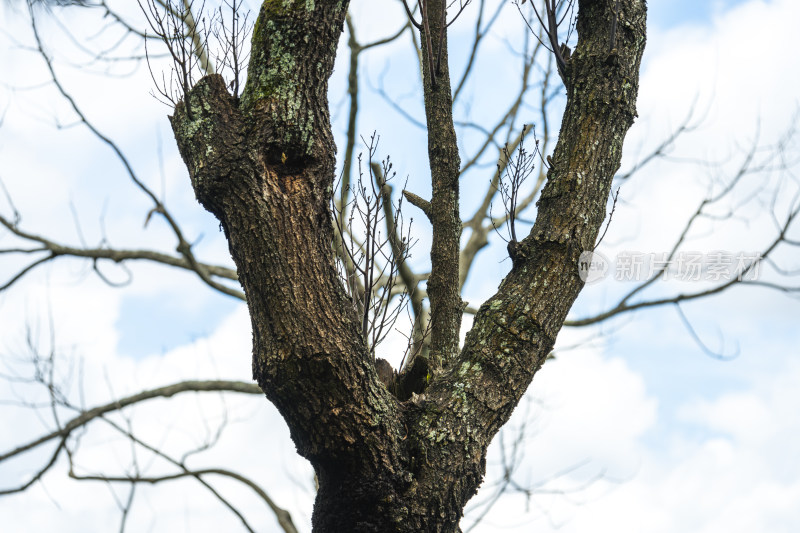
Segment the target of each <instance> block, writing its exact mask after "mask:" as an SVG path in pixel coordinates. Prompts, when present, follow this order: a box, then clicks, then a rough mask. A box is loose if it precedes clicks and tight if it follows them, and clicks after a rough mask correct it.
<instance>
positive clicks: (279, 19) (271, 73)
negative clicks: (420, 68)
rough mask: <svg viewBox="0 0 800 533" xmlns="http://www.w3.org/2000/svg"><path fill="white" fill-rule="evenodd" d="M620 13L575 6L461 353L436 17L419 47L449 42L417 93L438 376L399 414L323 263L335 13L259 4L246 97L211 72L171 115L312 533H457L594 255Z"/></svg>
mask: <svg viewBox="0 0 800 533" xmlns="http://www.w3.org/2000/svg"><path fill="white" fill-rule="evenodd" d="M428 4H429V10H430V14H431V15H435V14H436V13H440V12H441V10H442V9H444V2H443V0H429V1H428ZM615 4H616V2H615V0H583V1H581V2H580V8H579V14H578V22H577V29H578V36H579V41H578V45H577V48H576V50H575V53H574V54H573V55H572V58H571V59H570V60H569V61H568V64H567V76H566V83H567V97H568V100H567V107H566V111H565V114H564V119H563V123H562V130H561V136H560V138H559V141H558V144H557V146H556V150H555V153H554V156H553V167H552V168H551V169H550V170H549V172H548V182H547V184H546V186H545V188H544V190H543V192H542V194H541V199H540V200H539V205H538V206H539V212H538V216H537V219H536V223H535V225H534V227H533V229H532V230H531V232H530V234H529V235H528V236H527V237H526V238H525V239H524V240H523V241H522V242H520V243H518V245H517V246H516V247H515V248H514V254H513V258H512V259H513V267H512V269H511V272H510V273H509V274H508V276H507V277H506V278H505V280H503V282H502V284H501V285H500V288H499V290H498V292H497V293H496V294H495V295H494V296H493V297H492V298H490V299H489V300H488V301H487V302H486V303H484V305H483V306H482V307H481V308H480V310H479V312H478V313H477V315H476V316H475V321H474V326H473V328H472V330H471V331H470V332H469V334H468V335H467V339H466V342H465V344H464V346H463V348H461V349H460V351H459V349H458V342H457V341H458V328H459V324H460V317H461V300H460V297H459V294H458V263H457V258H458V244H459V243H458V238H459V236H460V231H461V222H460V219H459V214H458V195H459V191H458V169H459V159H458V151H457V145H456V138H455V133H454V128H453V119H452V113H451V105H452V104H451V98H450V85H449V76H448V74H447V50H446V35H445V33H446V28H442V27H441V24H440V23H439V22H436V21H439V20H440V19H439V16H438V15H436V16H432V17H431V18H433V19H435V21H434V23H432V24H431V44H432V47H433V48H434V49H438V47H439V42H440V39H444V40H445V42H444V43H442V48H443V53H442V55H441V60H440V61H441V63H442V64H441V67H440V68H439V69H438V70H437V72H436V82H435V83H434V82H433V79H432V77H431V76H430V71H429V68H428V67H426V77H425V103H426V110H427V118H428V128H429V132H430V134H429V135H430V140H429V156H430V160H431V173H432V180H433V197H432V201H431V212H432V219H433V220H432V221H433V226H434V240H433V250H432V251H431V257H432V261H433V272H432V274H431V279H430V282H429V293H430V296H431V307H432V322H433V335H434V337H433V339H432V352H431V353H432V355H431V359H432V360H433V361H434V363H435V364H434V365H433V366H432V368H433V370H434V372H433V374H432V377H431V379H430V380H429V381H428V383H427V388H426V389H425V390H424V392H423V393H422V394H419V395H414V396H412V398H411V399H409V400H407V401H400V400H398V398H395V397H394V396H393V395H392V394H391V393H390V392H389V391H388V390H387V389H386V387H384V385H383V384H382V383H381V382H380V381H379V379H378V377H377V373H376V371H375V367H374V361H373V360H372V358H371V356H370V355H369V350H368V349H367V345H366V342H365V341H364V339H363V338H362V336H361V331H360V324H359V320H358V317H356V316H355V314H354V311H353V310H352V306H351V305H349V304H348V300H347V295H346V294H345V292H344V289H343V288H342V286H341V283H340V281H339V278H338V276H337V273H336V270H335V266H334V256H333V248H332V244H331V243H332V242H333V229H332V223H331V213H330V208H329V205H330V197H331V194H332V187H333V182H334V175H335V157H334V154H335V146H334V143H333V135H332V134H331V126H330V117H329V111H328V102H327V90H328V85H327V82H328V78H329V76H330V74H331V71H332V68H333V62H334V58H335V54H336V47H337V42H338V38H339V36H340V34H341V31H342V26H343V21H344V17H345V12H346V9H347V2H346V1H337V2H334V1H323V0H317V1H316V2H315V1H312V0H309V1H305V0H292V1H279V0H267V1H265V2H264V3H263V4H262V6H261V10H260V13H259V16H258V19H257V22H256V26H255V29H254V32H253V48H252V56H251V61H250V67H249V73H248V81H247V84H246V87H245V89H244V91H243V94H242V98H241V101H240V102H237V101H236V100H235V99H234V98H233V97H232V96H231V95H230V94H229V93H228V91H227V89H226V86H225V82H224V80H223V79H222V78H221V77H220V76H218V75H212V76H207V77H205V78H203V79H201V80H200V81H199V82H198V83H197V84H196V86H195V87H194V88H193V89H192V90H191V91H190V92H189V93H188V94H187V95H185V97H184V100H183V101H182V102H181V103H179V104H178V105H177V106H176V108H175V112H174V115H173V116H172V117H171V122H172V126H173V130H174V132H175V137H176V139H177V141H178V146H179V148H180V151H181V154H182V156H183V159H184V161H185V163H186V165H187V167H188V169H189V174H190V177H191V180H192V185H193V187H194V190H195V193H196V195H197V199H198V200H199V201H200V202H201V203H202V205H203V206H205V207H206V208H207V209H208V210H209V211H211V212H212V213H213V214H214V215H215V216H216V217H217V218H218V219H219V221H220V223H221V226H222V228H223V230H224V231H225V235H226V237H227V238H228V241H229V245H230V251H231V255H232V256H233V259H234V261H235V263H236V266H237V269H238V275H239V279H240V281H241V283H242V286H243V288H244V291H245V294H246V295H247V303H248V307H249V310H250V316H251V321H252V329H253V374H254V377H255V379H256V380H257V381H258V383H259V385H260V386H261V388H262V389H263V390H264V392H265V394H266V396H267V398H269V400H270V401H272V402H273V403H274V404H275V405H276V406H277V408H278V409H279V410H280V412H281V414H282V415H283V416H284V418H285V419H286V422H287V424H288V426H289V428H290V430H291V435H292V439H293V440H294V442H295V444H296V446H297V450H298V453H300V454H301V455H302V456H303V457H305V458H307V459H308V460H309V461H310V462H311V464H312V465H313V466H314V469H315V470H316V472H317V475H318V479H319V492H318V494H317V500H316V504H315V507H314V514H313V527H314V531H316V532H342V531H353V532H362V531H363V532H366V531H376V532H386V531H398V532H400V531H409V532H411V531H414V532H418V531H442V532H444V531H458V530H459V528H458V523H459V520H460V518H461V516H462V512H463V508H464V505H465V504H466V503H467V501H468V500H469V498H470V497H471V496H472V495H473V494H474V493H475V492H476V490H477V488H478V486H479V484H480V482H481V479H482V477H483V473H484V468H485V455H486V449H487V446H488V445H489V442H490V441H491V439H492V437H493V436H494V435H495V434H496V432H497V431H498V430H499V429H500V427H501V426H502V425H503V424H504V423H505V422H506V421H507V420H508V418H509V416H510V415H511V412H512V410H513V409H514V407H515V406H516V405H517V403H518V401H519V399H520V398H521V396H522V394H523V393H524V392H525V390H526V388H527V387H528V385H529V384H530V382H531V380H532V379H533V375H534V374H535V372H536V371H537V370H538V369H539V367H540V366H541V364H542V362H543V361H544V358H545V357H546V355H547V354H548V353H549V352H550V350H551V348H552V347H553V344H554V342H555V339H556V335H557V334H558V331H559V329H560V328H561V325H562V323H563V321H564V319H565V317H566V315H567V312H568V310H569V308H570V306H571V305H572V303H573V301H574V300H575V298H576V297H577V295H578V292H579V291H580V289H581V288H582V282H581V280H580V278H579V277H578V270H577V261H578V256H579V255H580V253H581V252H582V251H584V250H591V249H592V248H593V245H594V242H595V239H596V237H597V233H598V229H599V227H600V225H601V223H602V221H603V219H604V217H605V206H606V201H607V198H608V193H609V189H610V185H611V180H612V177H613V175H614V173H615V171H616V170H617V168H618V167H619V162H620V156H621V152H622V142H623V139H624V137H625V134H626V132H627V130H628V128H629V127H630V125H631V124H632V122H633V119H634V117H635V114H636V112H635V101H636V94H637V89H638V71H639V64H640V59H641V54H642V51H643V48H644V43H645V2H644V1H643V0H621V1H620V2H619V8H620V10H619V18H618V22H617V24H616V28H617V29H616V43H615V46H614V49H613V50H610V49H609V32H610V29H611V27H612V20H613V18H614V16H615V15H614V7H615ZM423 42H425V40H424V39H423ZM428 46H429V45H428V44H426V45H425V47H424V49H423V54H427V47H428ZM454 258H455V260H454ZM246 445H251V446H252V445H257V443H246Z"/></svg>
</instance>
